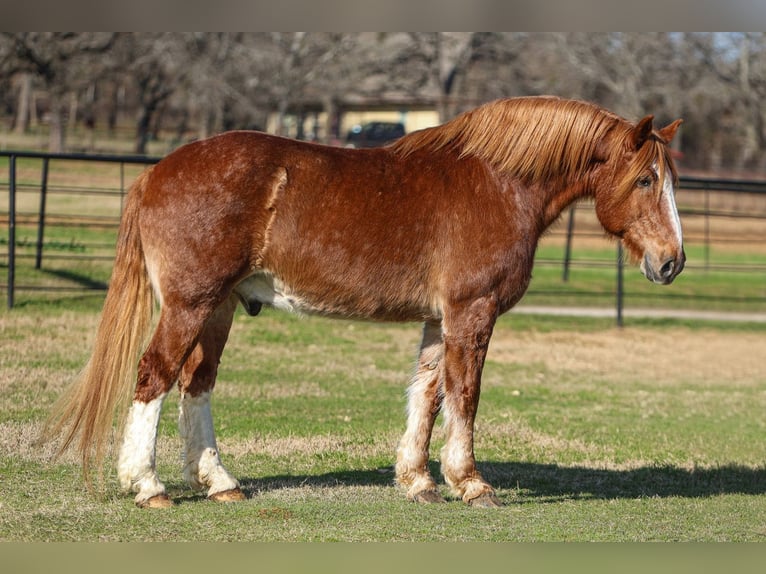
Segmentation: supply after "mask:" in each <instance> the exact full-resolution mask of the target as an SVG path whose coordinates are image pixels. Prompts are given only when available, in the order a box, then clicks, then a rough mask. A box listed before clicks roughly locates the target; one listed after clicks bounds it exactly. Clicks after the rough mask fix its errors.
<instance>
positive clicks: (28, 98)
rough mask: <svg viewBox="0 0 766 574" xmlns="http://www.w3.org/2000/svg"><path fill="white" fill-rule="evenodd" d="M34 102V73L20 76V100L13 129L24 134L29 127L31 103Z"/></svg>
mask: <svg viewBox="0 0 766 574" xmlns="http://www.w3.org/2000/svg"><path fill="white" fill-rule="evenodd" d="M31 102H32V74H21V76H19V100H18V106H17V108H18V109H17V112H16V121H15V123H14V128H13V131H14V132H15V133H17V134H24V133H26V132H27V130H28V129H29V120H30V117H31V114H30V107H31V106H30V104H31Z"/></svg>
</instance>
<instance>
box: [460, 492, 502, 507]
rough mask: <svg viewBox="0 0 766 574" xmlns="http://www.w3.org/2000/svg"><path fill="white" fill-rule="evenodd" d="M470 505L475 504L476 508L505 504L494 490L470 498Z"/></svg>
mask: <svg viewBox="0 0 766 574" xmlns="http://www.w3.org/2000/svg"><path fill="white" fill-rule="evenodd" d="M468 506H473V507H474V508H500V507H502V506H503V503H502V502H500V499H499V498H498V497H497V496H495V493H494V492H485V493H484V494H480V495H479V496H477V497H476V498H472V499H471V500H469V501H468Z"/></svg>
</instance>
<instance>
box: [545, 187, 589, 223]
mask: <svg viewBox="0 0 766 574" xmlns="http://www.w3.org/2000/svg"><path fill="white" fill-rule="evenodd" d="M538 191H539V196H540V197H541V199H542V201H541V202H540V207H539V210H540V221H541V224H542V228H543V229H547V228H548V227H549V226H550V225H551V224H552V223H553V222H554V221H556V220H557V219H558V218H559V216H560V215H561V213H562V212H563V211H564V210H565V209H566V208H567V207H569V206H570V205H572V204H574V203H576V202H577V201H578V200H580V199H582V198H584V197H587V196H588V193H587V191H586V187H585V185H584V184H582V183H575V184H570V185H559V186H556V185H552V186H550V187H548V186H541V187H540V189H539V190H538Z"/></svg>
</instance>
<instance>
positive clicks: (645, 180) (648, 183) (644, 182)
mask: <svg viewBox="0 0 766 574" xmlns="http://www.w3.org/2000/svg"><path fill="white" fill-rule="evenodd" d="M636 186H638V187H643V188H647V187H652V178H651V177H649V176H648V175H644V176H641V177H639V178H638V180H636Z"/></svg>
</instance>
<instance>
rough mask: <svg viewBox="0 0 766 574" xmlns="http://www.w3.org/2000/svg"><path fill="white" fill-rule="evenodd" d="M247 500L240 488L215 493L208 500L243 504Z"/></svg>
mask: <svg viewBox="0 0 766 574" xmlns="http://www.w3.org/2000/svg"><path fill="white" fill-rule="evenodd" d="M245 498H246V497H245V493H244V492H242V491H241V490H240V489H239V488H232V489H230V490H222V491H221V492H214V493H213V494H211V495H210V496H208V497H207V499H208V500H212V501H213V502H241V501H243V500H245Z"/></svg>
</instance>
